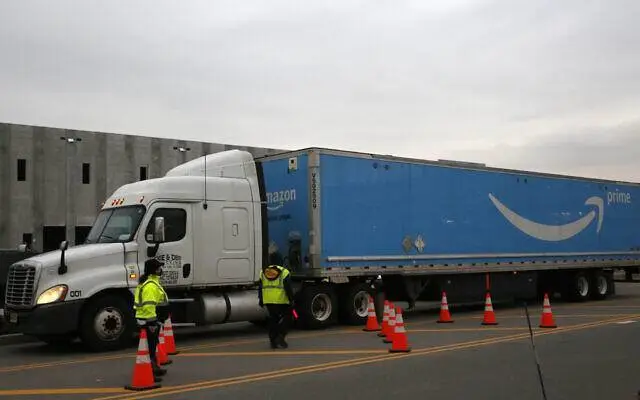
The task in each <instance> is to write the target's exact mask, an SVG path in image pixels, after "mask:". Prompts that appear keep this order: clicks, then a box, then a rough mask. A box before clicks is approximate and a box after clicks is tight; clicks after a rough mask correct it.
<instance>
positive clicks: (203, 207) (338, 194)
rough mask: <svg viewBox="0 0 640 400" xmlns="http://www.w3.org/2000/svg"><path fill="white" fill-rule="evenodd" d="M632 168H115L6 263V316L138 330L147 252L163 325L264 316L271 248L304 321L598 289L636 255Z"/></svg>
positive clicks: (117, 332) (24, 322) (319, 162)
mask: <svg viewBox="0 0 640 400" xmlns="http://www.w3.org/2000/svg"><path fill="white" fill-rule="evenodd" d="M639 205H640V184H637V183H630V182H615V181H610V180H602V179H591V178H583V177H573V176H564V175H554V174H546V173H538V172H528V171H521V170H510V169H501V168H495V167H488V166H486V165H484V164H474V163H457V162H451V161H443V160H439V161H427V160H417V159H408V158H400V157H394V156H389V155H376V154H364V153H357V152H351V151H340V150H332V149H324V148H308V149H302V150H298V151H286V152H282V153H279V154H275V155H270V156H265V157H259V158H254V157H253V156H252V155H251V154H250V153H249V152H246V151H241V150H229V151H223V152H219V153H214V154H208V155H205V156H202V157H200V158H196V159H194V160H191V161H189V162H186V163H184V164H181V165H178V166H176V167H175V168H173V169H171V170H169V171H168V172H167V173H166V175H164V176H163V177H160V178H155V179H149V180H144V181H139V182H134V183H129V184H126V185H124V186H122V187H120V188H118V189H117V190H116V191H115V192H114V193H113V194H112V195H111V197H109V198H108V199H107V200H106V201H105V203H104V205H103V206H102V209H101V210H100V211H99V213H98V215H97V217H96V220H95V223H94V224H93V227H92V228H91V231H90V233H89V234H88V237H87V239H86V242H85V243H83V244H81V245H77V246H72V247H69V246H68V243H67V242H62V244H61V246H60V249H59V250H56V251H52V252H47V253H44V254H40V255H37V256H34V257H31V258H27V259H24V260H22V261H20V262H16V263H15V264H13V265H12V266H11V267H10V271H9V275H8V279H7V286H6V290H5V292H6V293H5V318H6V319H7V321H8V323H9V324H10V326H11V327H12V328H13V330H14V331H17V332H22V333H24V334H26V335H32V336H35V337H37V338H39V339H41V340H43V341H45V342H64V341H68V340H71V339H74V338H77V337H79V338H80V339H81V340H82V341H83V342H84V343H86V344H87V345H88V346H89V347H90V348H92V349H94V350H97V351H108V350H113V349H117V348H122V347H124V346H127V345H128V344H129V342H130V341H131V340H132V339H133V338H134V337H135V334H136V333H137V332H136V330H137V327H136V322H135V318H134V312H133V307H132V303H133V299H132V292H133V290H134V288H135V287H136V285H137V284H138V281H139V278H140V275H141V274H142V273H143V272H144V271H143V265H144V261H145V260H147V259H149V258H152V257H155V258H157V259H159V260H160V261H162V262H164V264H165V266H164V272H163V274H162V276H161V281H162V284H163V285H164V287H165V289H166V291H167V293H168V295H169V297H170V308H171V318H172V322H173V324H174V325H178V326H180V325H183V326H187V325H191V326H203V325H215V324H224V323H230V322H240V321H249V322H254V323H257V324H259V323H262V322H264V320H265V318H266V312H265V310H264V309H263V308H261V307H260V306H259V301H258V293H257V290H258V286H257V283H258V280H259V274H260V271H261V268H262V267H263V266H264V265H265V264H267V263H268V261H269V257H270V255H276V256H279V258H280V259H281V260H282V264H284V266H285V267H286V268H288V269H289V270H290V271H291V275H292V280H293V283H294V290H295V307H296V311H297V312H298V315H299V319H298V322H299V323H300V325H301V326H302V328H304V329H319V328H324V327H328V326H331V325H335V324H349V325H352V324H363V323H364V322H365V320H366V318H367V315H368V310H367V308H368V307H367V305H368V299H369V296H371V295H373V296H376V295H379V293H381V292H382V293H383V295H384V296H386V298H388V299H390V300H393V301H408V302H409V303H410V304H415V302H416V301H420V300H439V299H440V296H441V293H442V291H446V293H447V297H448V299H449V301H450V302H465V301H478V300H480V301H481V300H483V299H484V295H485V293H486V291H487V290H490V292H491V295H492V297H493V298H494V299H497V300H501V299H535V298H539V297H538V296H540V295H541V293H557V294H560V295H561V296H563V297H566V298H568V299H571V300H577V301H585V300H589V299H592V300H599V299H604V298H606V297H607V296H609V295H612V294H614V293H615V287H614V281H613V271H614V269H626V268H638V266H640V206H639Z"/></svg>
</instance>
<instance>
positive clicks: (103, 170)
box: [0, 123, 280, 251]
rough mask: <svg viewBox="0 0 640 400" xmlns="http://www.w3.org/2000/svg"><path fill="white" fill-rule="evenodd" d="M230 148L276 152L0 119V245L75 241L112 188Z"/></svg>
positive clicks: (39, 247)
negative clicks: (22, 123) (9, 122)
mask: <svg viewBox="0 0 640 400" xmlns="http://www.w3.org/2000/svg"><path fill="white" fill-rule="evenodd" d="M67 138H72V139H74V141H72V142H70V141H68V140H66V139H67ZM75 139H80V140H79V141H75ZM175 147H178V148H179V147H184V148H189V151H186V152H180V151H178V150H176V149H175ZM235 148H238V149H244V150H248V151H250V152H251V153H252V154H254V155H255V156H262V155H267V154H272V153H275V152H278V151H280V150H276V149H265V148H254V147H241V146H234V145H227V144H218V143H201V142H193V141H183V140H177V139H161V138H151V137H141V136H134V135H121V134H112V133H103V132H87V131H77V130H67V129H58V128H47V127H35V126H28V125H15V124H6V123H0V249H15V248H16V247H17V246H18V245H19V244H20V243H23V241H25V240H31V242H32V248H33V250H34V251H46V250H50V249H53V248H57V246H58V245H59V243H60V241H62V240H65V239H66V240H70V242H71V243H76V242H80V241H81V240H82V239H83V238H84V236H85V235H86V234H87V233H88V230H89V228H90V226H91V224H92V223H93V220H94V218H95V216H96V214H97V211H98V210H99V209H100V207H101V205H102V202H103V201H104V200H105V199H106V198H107V197H109V195H110V194H111V193H113V191H114V190H115V189H117V188H118V187H119V186H122V185H124V184H126V183H130V182H135V181H137V180H140V179H142V178H145V175H146V178H147V179H150V178H158V177H161V176H163V175H164V174H165V173H166V172H167V171H168V170H169V169H171V168H173V167H175V166H176V165H178V164H181V163H183V162H186V161H189V160H192V159H194V158H198V157H200V156H202V155H204V154H211V153H215V152H219V151H224V150H227V149H235ZM19 160H20V161H19ZM76 236H77V237H76Z"/></svg>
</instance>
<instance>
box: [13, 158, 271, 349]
mask: <svg viewBox="0 0 640 400" xmlns="http://www.w3.org/2000/svg"><path fill="white" fill-rule="evenodd" d="M261 207H262V204H261V201H260V187H259V181H258V177H257V172H256V165H255V162H254V160H253V157H252V155H251V154H250V153H248V152H244V151H239V150H231V151H225V152H221V153H216V154H213V155H208V156H206V157H201V158H198V159H196V160H193V161H191V162H188V163H185V164H182V165H180V166H178V167H176V168H174V169H172V170H170V171H169V172H168V173H167V174H166V175H165V176H164V177H162V178H158V179H150V180H146V181H141V182H135V183H131V184H127V185H124V186H122V187H120V188H119V189H117V190H116V191H115V192H114V193H113V195H112V196H111V197H110V198H109V199H107V200H106V201H105V203H104V205H103V208H102V210H101V211H100V213H99V214H98V216H97V218H96V220H95V222H94V224H93V227H92V229H91V231H90V233H89V235H88V237H87V240H86V242H85V244H82V245H79V246H74V247H70V248H67V244H66V243H65V242H63V244H62V245H61V249H60V250H58V251H53V252H48V253H45V254H41V255H38V256H35V257H31V258H29V259H25V260H23V261H21V262H18V263H16V264H14V265H13V266H11V268H10V271H9V276H8V280H7V289H6V303H5V308H6V310H5V314H6V318H7V320H8V322H9V323H10V324H11V325H14V326H15V327H16V329H17V330H18V331H20V332H23V333H25V334H29V335H34V336H37V337H39V338H40V339H42V340H44V341H48V342H54V341H67V340H70V339H72V338H74V337H76V336H79V337H80V338H81V339H82V340H83V341H84V342H85V343H86V344H88V345H89V346H90V347H92V348H94V349H97V350H105V349H113V348H120V347H122V346H123V345H125V343H126V342H127V341H129V340H130V339H131V337H133V335H134V333H135V329H136V328H135V321H134V318H133V315H134V314H133V308H132V292H133V290H134V288H135V287H136V285H137V284H138V280H139V277H140V275H141V274H142V273H144V270H143V269H144V262H145V260H147V259H148V258H149V257H156V258H158V259H159V260H161V261H163V262H164V263H165V267H164V269H163V270H164V272H163V274H162V276H161V281H162V284H163V285H164V287H165V289H166V290H167V292H168V293H169V296H170V298H171V299H172V301H173V302H174V303H175V304H173V305H174V306H175V308H174V309H172V312H174V313H175V314H177V315H173V316H172V318H173V319H174V320H177V321H183V322H184V323H189V324H209V323H223V322H231V321H252V320H261V319H263V318H264V317H265V315H266V314H265V311H264V310H263V309H262V308H260V307H259V306H258V293H257V290H256V283H257V281H258V279H259V273H260V268H261V266H262V260H263V257H264V256H263V243H262V230H261V221H262V209H261Z"/></svg>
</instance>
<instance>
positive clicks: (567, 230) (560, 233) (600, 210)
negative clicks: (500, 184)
mask: <svg viewBox="0 0 640 400" xmlns="http://www.w3.org/2000/svg"><path fill="white" fill-rule="evenodd" d="M489 199H491V202H492V203H493V205H494V206H495V207H496V208H497V209H498V211H500V213H501V214H502V215H503V216H504V217H505V218H506V220H507V221H509V222H510V223H511V225H513V226H515V227H516V228H518V229H519V230H520V231H522V232H524V233H526V234H527V235H529V236H531V237H534V238H536V239H540V240H545V241H548V242H560V241H562V240H567V239H570V238H572V237H574V236H575V235H577V234H578V233H580V232H582V231H583V230H585V229H586V228H587V227H588V226H589V224H591V222H592V221H593V220H594V219H595V218H596V216H597V217H598V230H597V232H598V233H600V229H601V228H602V220H603V218H604V200H603V199H602V198H600V197H595V196H594V197H590V198H588V199H587V201H586V202H585V203H584V204H585V205H588V206H594V207H596V209H594V210H591V211H590V212H589V213H588V214H587V215H585V216H584V217H582V218H580V219H579V220H577V221H573V222H570V223H568V224H565V225H544V224H539V223H537V222H534V221H531V220H528V219H526V218H524V217H522V216H520V215H518V214H516V213H515V212H514V211H512V210H510V209H509V208H508V207H507V206H505V205H504V204H502V203H501V202H500V200H498V199H497V198H496V197H495V196H494V195H493V194H491V193H489Z"/></svg>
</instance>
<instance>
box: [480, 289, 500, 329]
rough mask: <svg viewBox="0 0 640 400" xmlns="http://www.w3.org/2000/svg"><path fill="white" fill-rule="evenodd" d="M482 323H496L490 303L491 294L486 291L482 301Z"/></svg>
mask: <svg viewBox="0 0 640 400" xmlns="http://www.w3.org/2000/svg"><path fill="white" fill-rule="evenodd" d="M482 325H498V322H497V321H496V314H495V313H494V312H493V305H492V304H491V294H489V292H487V296H486V299H485V302H484V319H483V320H482Z"/></svg>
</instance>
